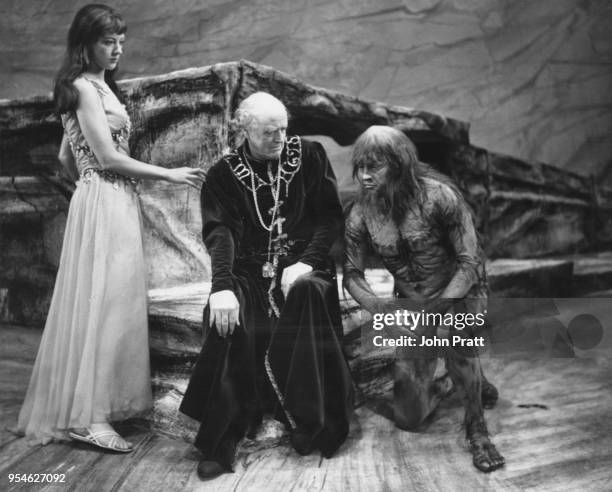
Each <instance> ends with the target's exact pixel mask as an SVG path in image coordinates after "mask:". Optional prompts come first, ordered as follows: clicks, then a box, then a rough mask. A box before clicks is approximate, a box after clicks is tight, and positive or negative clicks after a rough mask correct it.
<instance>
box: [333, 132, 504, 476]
mask: <svg viewBox="0 0 612 492" xmlns="http://www.w3.org/2000/svg"><path fill="white" fill-rule="evenodd" d="M353 175H354V176H355V177H357V179H358V181H359V183H360V185H361V187H360V188H361V190H360V193H359V195H358V197H357V199H356V201H355V203H354V204H353V206H352V208H351V209H350V211H349V212H348V214H347V219H346V224H345V225H346V228H345V242H346V251H345V262H344V285H345V287H346V289H347V290H348V291H349V292H350V294H351V295H352V296H353V298H354V299H355V300H356V301H357V302H358V303H359V304H361V306H362V307H363V308H365V309H366V310H368V311H370V312H371V313H372V314H376V313H382V312H385V310H388V309H389V308H390V306H392V305H394V304H396V303H394V302H388V301H387V302H385V300H383V299H379V298H377V296H376V295H375V293H374V292H373V290H372V289H371V287H370V286H369V285H368V283H367V281H366V280H365V277H364V259H365V254H366V252H367V250H369V249H370V250H373V251H374V252H375V253H377V254H378V255H379V256H380V258H381V259H382V261H383V263H384V265H385V267H386V268H387V269H388V270H389V272H390V273H391V274H392V275H393V279H394V282H395V292H396V295H397V297H399V298H405V299H410V300H412V301H417V302H420V303H422V306H423V307H424V308H425V312H427V313H430V314H432V315H434V316H433V318H434V319H441V316H440V315H442V314H446V312H447V310H448V309H454V312H455V313H458V312H461V313H463V314H462V316H465V317H466V319H467V316H466V314H467V313H469V314H470V315H471V316H472V317H474V316H475V315H480V316H482V315H483V313H484V311H485V308H486V303H487V294H488V293H487V282H486V274H485V270H484V261H483V254H482V250H481V248H480V245H479V242H478V237H477V234H476V231H475V228H474V222H473V218H472V215H471V212H470V210H469V208H468V205H467V203H466V202H465V200H464V199H463V197H462V195H461V193H460V192H459V190H458V189H457V188H456V187H455V185H454V184H453V183H452V182H451V181H450V180H449V179H448V178H447V177H445V176H443V175H441V174H439V173H437V172H435V171H434V170H433V169H432V168H430V167H429V166H427V165H426V164H423V163H420V162H419V160H418V156H417V152H416V148H415V146H414V144H413V143H412V142H411V141H410V139H409V138H408V137H407V136H406V135H404V134H403V133H402V132H401V131H399V130H396V129H394V128H390V127H385V126H373V127H370V128H369V129H368V130H366V131H365V132H364V133H363V135H361V136H360V137H359V139H358V140H357V142H356V143H355V147H354V151H353ZM436 315H437V316H436ZM453 319H455V318H454V317H453ZM463 328H464V326H459V329H458V330H455V329H453V328H451V330H452V335H453V336H452V338H451V339H452V340H460V341H461V342H462V343H461V344H458V345H459V346H452V345H451V346H449V347H448V348H447V349H446V352H445V354H444V355H445V358H446V366H447V369H448V371H449V373H450V379H452V383H453V384H454V385H455V387H456V389H457V390H458V392H459V394H460V395H461V398H462V400H463V404H464V407H465V428H466V433H467V437H468V439H469V440H470V444H471V446H470V450H471V452H472V455H473V462H474V465H475V466H476V467H477V468H478V469H480V470H482V471H485V472H489V471H492V470H495V469H496V468H499V467H500V466H502V465H503V464H504V458H503V457H502V456H501V455H500V454H499V453H498V452H497V450H496V449H495V446H494V445H493V443H492V442H491V441H490V439H489V435H488V431H487V426H486V423H485V419H484V413H483V403H484V405H485V406H492V405H494V404H495V401H496V400H497V390H496V389H495V387H494V386H493V385H491V384H490V383H488V382H487V381H486V379H485V378H484V376H483V374H482V369H481V366H480V359H479V358H478V352H477V349H474V348H470V347H469V346H470V345H471V342H472V340H469V341H468V340H467V339H466V337H468V338H469V333H467V332H469V331H470V330H467V329H463ZM436 331H437V326H435V325H432V326H423V325H422V326H421V327H419V329H417V330H416V333H418V334H419V335H420V336H421V340H423V337H425V338H426V339H427V340H428V341H429V342H431V339H432V338H433V337H435V336H436ZM455 337H457V338H455ZM418 340H419V339H418V338H417V341H415V344H418V343H419V342H418ZM436 343H437V342H436ZM442 344H443V342H440V345H442ZM466 346H467V347H466ZM445 348H446V347H445ZM437 350H438V349H437V348H435V347H434V348H433V349H432V348H430V347H425V348H421V347H418V346H415V347H405V348H404V349H402V350H401V351H398V355H399V357H398V358H397V359H396V361H395V386H394V402H393V412H394V418H395V422H396V425H397V426H398V427H401V428H403V429H415V428H416V427H418V426H419V425H420V424H421V423H422V422H423V421H424V420H425V419H426V418H427V417H428V416H429V415H430V414H431V412H432V411H433V410H434V409H435V408H436V405H437V404H438V403H439V401H440V399H441V398H442V397H444V396H445V394H447V393H448V391H449V389H450V388H449V383H450V381H449V380H448V378H446V379H444V378H443V379H440V380H434V371H435V367H436V363H437V356H438V352H437Z"/></svg>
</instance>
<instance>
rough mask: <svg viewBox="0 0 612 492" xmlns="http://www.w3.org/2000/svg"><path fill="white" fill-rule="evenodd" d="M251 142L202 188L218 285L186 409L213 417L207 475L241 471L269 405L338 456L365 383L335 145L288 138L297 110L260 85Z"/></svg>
mask: <svg viewBox="0 0 612 492" xmlns="http://www.w3.org/2000/svg"><path fill="white" fill-rule="evenodd" d="M235 123H236V124H237V127H238V129H239V130H241V131H242V132H243V133H244V135H245V141H244V143H243V144H242V145H241V146H239V147H238V148H237V149H236V150H234V151H233V152H231V153H229V154H227V155H225V156H224V157H223V158H222V159H221V160H219V161H218V162H217V163H216V164H214V165H213V166H212V167H211V168H210V170H209V172H208V175H207V179H206V183H205V184H204V187H203V189H202V202H201V203H202V221H203V237H204V243H205V244H206V247H207V249H208V252H209V253H210V256H211V263H212V289H211V294H210V298H209V301H208V305H207V306H206V309H205V311H204V330H205V341H204V346H203V348H202V352H201V355H200V357H199V359H198V361H197V363H196V366H195V369H194V372H193V375H192V377H191V380H190V383H189V386H188V388H187V391H186V394H185V398H184V400H183V402H182V405H181V411H182V412H183V413H185V414H187V415H189V416H191V417H193V418H195V419H197V420H199V421H200V422H201V426H200V429H199V432H198V434H197V437H196V442H195V445H196V447H197V448H198V449H199V450H200V451H201V452H202V453H203V457H204V458H203V460H202V461H201V462H200V464H199V466H198V474H199V476H200V478H202V479H208V478H213V477H215V476H217V475H219V474H221V473H224V472H228V471H231V470H232V462H233V460H234V455H235V450H236V446H237V443H238V441H239V440H240V439H241V438H242V437H243V436H245V435H247V436H249V437H253V436H254V435H255V432H256V430H257V427H258V426H259V424H261V422H262V416H263V415H264V414H265V413H272V414H274V415H276V417H277V418H278V419H279V420H281V421H283V422H284V423H285V424H286V426H287V427H288V428H289V429H290V431H291V443H292V445H293V447H294V448H295V450H296V451H297V452H298V453H300V454H302V455H306V454H309V453H311V452H313V451H314V450H316V449H318V450H320V451H321V453H322V454H323V456H325V457H331V456H332V455H333V454H334V453H335V451H336V450H337V449H338V447H339V446H340V445H341V444H342V443H343V442H344V440H345V439H346V436H347V434H348V430H349V418H350V415H351V412H352V401H353V387H352V380H351V377H350V373H349V369H348V365H347V363H346V360H345V357H344V354H343V352H342V348H341V343H340V342H341V339H342V324H341V318H340V308H339V303H338V288H337V284H336V273H335V266H334V263H333V261H332V260H331V258H330V256H329V250H330V248H331V246H332V243H333V242H334V240H335V239H336V238H337V237H339V236H340V235H341V234H342V230H343V224H344V218H343V213H342V207H341V205H340V201H339V197H338V191H337V187H336V179H335V177H334V173H333V171H332V168H331V166H330V164H329V161H328V159H327V156H326V154H325V151H324V150H323V147H322V146H321V145H320V144H318V143H314V142H308V141H306V140H302V139H301V138H299V137H296V136H293V137H287V136H286V130H287V111H286V109H285V107H284V106H283V104H282V103H281V102H280V101H279V100H278V99H276V98H274V97H272V96H271V95H269V94H266V93H261V92H260V93H255V94H253V95H251V96H249V97H248V98H246V99H245V100H244V101H243V102H242V103H241V104H240V106H239V108H238V110H237V112H236V120H235Z"/></svg>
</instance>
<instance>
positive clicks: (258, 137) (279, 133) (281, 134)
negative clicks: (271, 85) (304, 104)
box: [235, 92, 288, 159]
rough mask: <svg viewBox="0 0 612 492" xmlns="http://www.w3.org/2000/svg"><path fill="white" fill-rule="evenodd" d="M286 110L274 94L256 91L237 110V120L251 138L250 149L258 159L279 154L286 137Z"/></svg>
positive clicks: (275, 156)
mask: <svg viewBox="0 0 612 492" xmlns="http://www.w3.org/2000/svg"><path fill="white" fill-rule="evenodd" d="M287 120H288V118H287V109H286V108H285V105H284V104H283V103H282V102H280V101H279V100H278V99H277V98H275V97H274V96H273V95H271V94H268V93H267V92H255V93H254V94H251V95H250V96H249V97H247V98H246V99H244V100H243V101H242V102H241V103H240V105H239V106H238V109H237V110H236V115H235V123H236V126H237V127H238V129H239V130H240V131H242V132H243V133H244V135H245V137H246V140H247V141H248V145H249V150H250V152H251V154H252V155H253V157H255V158H257V159H276V158H278V157H279V156H280V154H281V152H282V151H283V147H284V145H285V139H286V136H287Z"/></svg>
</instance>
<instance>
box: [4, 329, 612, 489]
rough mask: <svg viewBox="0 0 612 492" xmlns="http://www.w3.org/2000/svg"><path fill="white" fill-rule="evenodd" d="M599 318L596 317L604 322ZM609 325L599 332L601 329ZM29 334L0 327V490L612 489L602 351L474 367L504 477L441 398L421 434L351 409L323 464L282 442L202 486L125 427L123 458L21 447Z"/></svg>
mask: <svg viewBox="0 0 612 492" xmlns="http://www.w3.org/2000/svg"><path fill="white" fill-rule="evenodd" d="M608 321H610V320H609V319H608V320H606V321H605V322H606V324H607V323H608ZM607 326H610V324H607ZM39 337H40V331H39V330H31V329H27V328H22V327H11V326H0V412H1V413H0V416H1V417H0V421H1V424H2V428H1V429H0V490H2V491H12V490H16V491H21V490H78V491H79V492H80V491H107V490H108V491H111V490H113V491H130V492H131V491H153V490H155V491H157V490H159V491H166V490H169V491H171V490H181V491H183V490H184V491H191V490H204V491H206V490H211V491H212V490H217V491H225V490H237V491H259V490H262V491H265V492H275V491H282V492H287V491H290V490H294V491H306V490H307V491H311V490H314V491H317V490H324V491H345V490H350V491H353V490H355V491H368V492H370V491H395V490H398V491H399V490H417V491H429V490H432V491H433V490H435V491H437V490H441V491H447V490H448V491H453V490H458V489H461V490H470V491H471V490H495V491H497V490H501V491H506V490H509V491H512V490H542V491H549V490H555V491H556V490H559V491H565V490H584V491H587V490H588V491H610V490H612V418H611V417H612V354H610V353H609V348H605V347H604V348H603V349H602V350H601V351H600V352H597V351H592V352H591V354H590V357H589V358H577V359H547V360H544V359H541V358H540V359H535V358H532V359H528V358H509V357H506V358H491V359H486V360H484V364H485V369H486V371H487V374H488V375H489V377H490V379H491V380H492V381H493V382H495V383H496V384H497V385H498V388H499V389H500V392H501V400H500V402H499V404H498V406H497V407H496V408H495V409H493V410H490V411H487V418H488V422H489V427H490V430H491V433H492V434H493V437H494V441H495V443H496V444H497V446H498V448H499V449H500V450H501V451H502V452H503V454H504V455H505V457H506V460H507V465H506V467H505V468H504V469H502V470H500V471H498V472H495V473H492V474H489V475H485V474H482V473H479V472H478V471H476V470H475V469H474V468H473V467H472V464H471V460H470V456H469V454H468V453H467V445H466V443H465V441H464V439H463V438H462V431H461V426H460V421H461V415H462V410H461V408H460V405H459V402H458V401H457V400H456V399H455V398H451V399H449V400H447V401H445V402H443V404H442V405H441V407H440V408H439V409H438V411H437V412H436V414H435V415H434V416H433V418H432V419H431V421H430V422H429V424H428V425H427V426H425V428H423V429H422V430H421V431H420V432H415V433H408V432H402V431H400V430H398V429H396V428H395V427H394V425H393V423H392V422H391V421H390V420H389V419H388V418H386V417H385V415H387V414H388V407H387V406H386V404H385V402H384V401H381V402H377V403H375V404H372V405H370V406H369V407H363V408H360V409H359V410H358V411H357V412H356V415H355V418H354V422H353V426H352V430H351V434H350V437H349V439H348V441H347V442H346V443H345V445H344V446H343V447H342V448H341V449H340V451H339V453H338V454H337V455H336V456H335V457H334V458H333V459H331V460H326V459H322V458H320V457H319V456H317V455H312V456H309V457H305V458H302V457H300V456H298V455H297V454H296V453H295V452H294V451H292V450H291V449H290V447H289V446H288V444H287V441H286V439H280V440H276V441H272V444H271V445H270V442H267V444H265V445H262V444H259V445H258V444H256V443H250V445H249V446H245V447H243V448H242V449H241V450H240V452H239V456H238V459H237V462H236V471H235V473H233V474H228V475H224V476H222V477H221V478H219V479H217V480H214V481H213V482H201V481H200V480H199V479H198V477H197V475H196V466H197V463H198V453H197V452H196V451H195V450H194V448H193V447H192V446H191V445H190V444H189V443H187V442H184V441H181V440H176V439H172V438H169V437H167V436H162V435H156V434H152V433H150V432H148V431H147V430H145V429H143V428H140V427H138V425H135V424H126V425H124V426H123V427H122V428H121V430H122V431H123V432H124V433H125V434H127V436H128V438H129V439H130V440H132V441H134V442H135V443H136V450H135V451H134V452H133V453H131V454H129V455H115V454H106V453H100V452H97V451H95V450H93V449H91V448H89V447H87V446H86V445H82V444H76V443H74V444H73V443H61V444H51V445H48V446H36V447H29V446H28V445H27V444H26V443H25V442H24V440H23V439H20V438H16V437H15V436H14V434H12V433H11V432H10V431H8V430H7V428H10V427H12V426H14V425H15V422H16V418H17V413H18V411H19V406H20V404H21V401H22V399H23V396H24V392H25V387H26V385H27V381H28V378H29V373H30V370H31V365H32V360H33V357H34V353H35V350H36V347H37V344H38V340H39ZM9 473H65V475H66V483H65V484H61V485H49V484H45V485H44V486H43V485H41V484H38V485H23V484H10V483H9V482H8V474H9Z"/></svg>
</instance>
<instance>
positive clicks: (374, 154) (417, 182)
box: [352, 126, 463, 223]
mask: <svg viewBox="0 0 612 492" xmlns="http://www.w3.org/2000/svg"><path fill="white" fill-rule="evenodd" d="M373 163H376V165H381V166H384V167H385V168H386V169H387V174H386V177H385V182H384V184H383V185H382V186H381V187H380V188H378V190H376V203H377V205H378V206H379V207H380V208H381V212H382V213H384V214H390V215H391V218H392V219H393V221H394V222H395V223H400V222H401V221H402V220H403V218H404V217H405V215H406V212H407V210H408V207H409V205H410V203H416V204H417V205H418V206H419V207H422V205H423V204H424V202H425V200H426V199H427V197H426V187H425V182H424V180H425V179H426V178H431V179H434V180H436V181H439V182H441V183H444V184H445V185H447V186H449V187H450V188H452V190H453V191H454V192H455V193H456V194H457V197H458V198H459V199H462V198H463V197H462V194H461V193H460V192H459V190H458V188H457V187H456V186H455V184H454V183H453V182H452V181H451V180H450V179H449V178H448V177H446V176H445V175H443V174H441V173H439V172H438V171H436V170H435V169H433V168H432V167H431V166H429V165H427V164H425V163H423V162H420V161H419V156H418V152H417V149H416V146H415V145H414V143H413V142H412V140H410V138H408V136H406V135H405V134H404V133H403V132H401V131H400V130H398V129H396V128H392V127H390V126H371V127H370V128H368V129H367V130H366V131H365V132H363V133H362V134H361V135H360V136H359V138H358V139H357V140H356V141H355V145H354V147H353V156H352V165H353V178H356V177H357V174H358V170H359V168H362V167H369V166H371V165H372V164H373Z"/></svg>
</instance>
